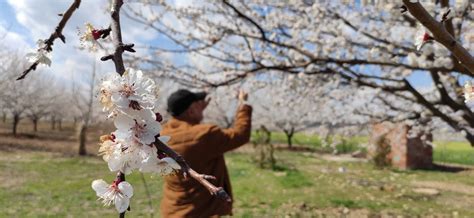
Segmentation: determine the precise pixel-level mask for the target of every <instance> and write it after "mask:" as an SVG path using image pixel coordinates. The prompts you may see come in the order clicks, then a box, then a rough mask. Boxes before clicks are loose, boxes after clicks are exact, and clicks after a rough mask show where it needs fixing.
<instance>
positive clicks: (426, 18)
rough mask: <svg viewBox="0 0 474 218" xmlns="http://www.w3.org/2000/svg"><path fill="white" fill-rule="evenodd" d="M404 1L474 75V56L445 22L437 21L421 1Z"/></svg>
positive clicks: (437, 39)
mask: <svg viewBox="0 0 474 218" xmlns="http://www.w3.org/2000/svg"><path fill="white" fill-rule="evenodd" d="M403 3H404V4H405V6H406V7H407V8H408V11H410V14H412V15H413V16H414V17H415V18H416V19H417V20H418V21H420V22H421V24H423V26H425V27H426V28H427V29H428V30H430V31H431V33H432V34H433V38H434V39H435V40H436V41H437V42H439V43H441V44H443V45H444V46H445V47H446V48H447V49H448V50H449V51H451V52H452V53H453V55H454V56H455V57H456V58H457V59H458V60H459V62H460V63H461V64H462V65H463V66H464V67H465V68H466V69H467V70H468V71H469V72H470V73H471V74H470V76H474V58H473V57H472V56H471V54H470V53H469V51H467V50H466V49H465V48H464V47H463V46H462V45H461V44H460V43H459V42H457V41H456V39H455V38H454V36H452V35H451V34H450V33H449V32H448V30H447V29H446V28H445V26H444V25H443V23H440V22H438V21H436V20H435V19H434V18H433V17H432V16H431V15H430V14H429V13H428V12H427V11H426V10H425V8H424V7H423V6H422V5H421V4H420V3H419V2H417V3H411V2H410V0H403Z"/></svg>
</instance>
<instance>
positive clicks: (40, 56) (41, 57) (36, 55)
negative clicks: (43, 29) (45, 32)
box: [26, 39, 51, 66]
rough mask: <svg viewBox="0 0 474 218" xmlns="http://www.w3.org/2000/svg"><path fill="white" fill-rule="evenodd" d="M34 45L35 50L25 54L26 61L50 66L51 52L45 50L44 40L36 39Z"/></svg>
mask: <svg viewBox="0 0 474 218" xmlns="http://www.w3.org/2000/svg"><path fill="white" fill-rule="evenodd" d="M36 45H37V49H36V50H35V51H32V52H30V53H27V54H26V59H27V60H28V62H30V63H38V64H44V65H48V66H51V54H50V53H49V52H48V51H46V49H45V47H46V45H45V42H44V40H41V39H40V40H38V41H37V42H36Z"/></svg>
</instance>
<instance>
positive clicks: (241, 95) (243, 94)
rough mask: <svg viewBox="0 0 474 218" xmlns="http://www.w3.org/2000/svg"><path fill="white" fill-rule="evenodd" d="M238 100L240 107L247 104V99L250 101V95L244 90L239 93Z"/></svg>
mask: <svg viewBox="0 0 474 218" xmlns="http://www.w3.org/2000/svg"><path fill="white" fill-rule="evenodd" d="M237 99H238V101H239V106H241V105H244V104H246V103H247V99H248V93H246V92H244V91H243V90H242V89H240V90H239V93H238V94H237Z"/></svg>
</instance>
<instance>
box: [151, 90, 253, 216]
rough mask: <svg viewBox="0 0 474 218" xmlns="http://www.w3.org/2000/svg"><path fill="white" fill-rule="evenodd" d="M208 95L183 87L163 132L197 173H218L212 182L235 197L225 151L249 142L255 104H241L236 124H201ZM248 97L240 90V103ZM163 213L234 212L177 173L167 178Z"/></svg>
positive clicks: (175, 96)
mask: <svg viewBox="0 0 474 218" xmlns="http://www.w3.org/2000/svg"><path fill="white" fill-rule="evenodd" d="M205 98H206V93H204V92H201V93H193V92H190V91H188V90H184V89H181V90H178V91H176V92H175V93H173V94H171V96H170V97H169V98H168V112H169V113H170V114H171V115H172V118H171V119H170V120H169V121H168V122H167V123H166V124H165V125H164V126H163V130H162V131H161V135H168V136H171V139H170V141H169V142H168V144H169V146H170V147H171V148H172V149H174V150H175V151H176V152H177V153H178V154H180V155H182V156H183V158H184V159H185V160H186V162H187V163H188V164H189V165H190V167H191V168H193V169H194V170H196V171H197V172H199V173H201V174H206V175H212V176H215V177H216V180H210V182H211V183H213V184H214V185H216V186H217V187H223V188H224V190H225V191H226V192H227V193H228V194H229V196H230V197H231V198H232V189H231V185H230V179H229V174H228V172H227V167H226V164H225V161H224V153H225V152H227V151H230V150H232V149H235V148H238V147H239V146H242V145H244V144H245V143H247V142H248V141H249V139H250V131H251V115H252V107H251V106H249V105H246V104H243V103H240V104H239V108H238V110H237V113H236V117H235V122H234V126H233V127H231V128H229V129H221V128H219V127H218V126H217V125H213V124H201V121H202V119H203V111H204V109H205V108H206V106H207V105H208V103H209V101H210V100H205ZM246 98H247V97H246V94H245V93H243V92H241V93H239V102H243V100H245V99H246ZM232 199H233V198H232ZM160 212H161V216H162V217H219V216H221V215H231V214H232V205H231V204H230V205H229V203H225V202H224V201H222V200H220V199H217V197H215V196H212V195H211V194H210V193H209V191H208V190H207V189H206V188H204V187H203V186H202V185H201V184H199V183H198V182H196V181H195V180H193V179H190V178H187V179H185V178H183V177H182V176H180V175H175V176H168V177H166V178H165V182H164V185H163V197H162V200H161V205H160Z"/></svg>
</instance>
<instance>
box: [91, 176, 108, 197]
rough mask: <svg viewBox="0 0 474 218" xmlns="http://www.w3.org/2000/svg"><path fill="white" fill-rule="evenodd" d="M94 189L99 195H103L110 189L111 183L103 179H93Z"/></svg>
mask: <svg viewBox="0 0 474 218" xmlns="http://www.w3.org/2000/svg"><path fill="white" fill-rule="evenodd" d="M92 189H94V191H95V192H96V194H97V196H98V197H100V196H103V195H104V194H105V193H106V192H107V190H108V189H109V184H107V183H106V182H105V181H104V180H103V179H98V180H94V181H92Z"/></svg>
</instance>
